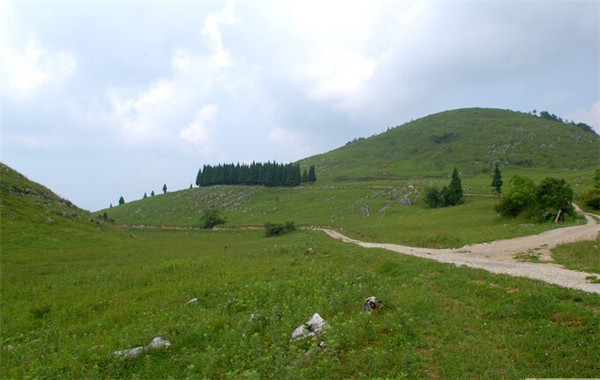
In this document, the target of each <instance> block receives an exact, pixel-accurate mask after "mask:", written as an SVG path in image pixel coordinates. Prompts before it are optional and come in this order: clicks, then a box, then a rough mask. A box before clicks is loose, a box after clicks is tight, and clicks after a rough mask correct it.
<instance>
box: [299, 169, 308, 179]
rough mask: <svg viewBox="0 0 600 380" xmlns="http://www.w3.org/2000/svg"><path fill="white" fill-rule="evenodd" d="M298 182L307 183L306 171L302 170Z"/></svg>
mask: <svg viewBox="0 0 600 380" xmlns="http://www.w3.org/2000/svg"><path fill="white" fill-rule="evenodd" d="M300 182H308V170H306V169H304V171H303V172H302V178H301V180H300Z"/></svg>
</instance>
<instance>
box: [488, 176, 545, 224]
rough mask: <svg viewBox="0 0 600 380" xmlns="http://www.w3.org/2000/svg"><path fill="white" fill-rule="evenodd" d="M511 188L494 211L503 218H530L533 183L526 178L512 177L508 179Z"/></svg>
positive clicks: (533, 202) (533, 195) (533, 192)
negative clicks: (521, 216) (520, 216)
mask: <svg viewBox="0 0 600 380" xmlns="http://www.w3.org/2000/svg"><path fill="white" fill-rule="evenodd" d="M510 183H511V185H512V188H511V189H510V192H509V193H508V194H507V195H506V196H505V197H503V198H502V199H501V200H500V202H498V203H497V204H496V205H495V206H494V210H496V212H497V213H499V214H500V215H502V216H504V217H509V218H516V217H517V216H519V215H523V216H526V217H528V216H532V214H533V206H534V204H535V183H534V182H533V181H532V180H531V179H530V178H527V177H522V176H518V175H516V176H514V177H512V178H511V179H510Z"/></svg>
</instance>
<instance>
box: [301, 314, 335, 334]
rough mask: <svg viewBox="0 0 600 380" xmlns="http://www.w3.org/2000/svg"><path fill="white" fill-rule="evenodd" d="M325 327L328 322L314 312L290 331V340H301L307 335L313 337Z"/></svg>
mask: <svg viewBox="0 0 600 380" xmlns="http://www.w3.org/2000/svg"><path fill="white" fill-rule="evenodd" d="M327 327H329V324H328V323H327V322H326V321H325V320H324V319H323V318H322V317H321V316H320V315H319V313H314V314H313V316H312V317H311V318H310V319H309V320H308V322H306V323H304V324H302V325H300V326H298V327H297V328H296V329H295V330H294V332H292V340H302V339H304V338H308V337H311V338H315V337H316V336H317V335H319V334H321V333H322V332H323V330H325V329H326V328H327Z"/></svg>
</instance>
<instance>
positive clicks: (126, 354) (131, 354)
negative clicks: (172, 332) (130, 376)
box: [114, 336, 171, 359]
mask: <svg viewBox="0 0 600 380" xmlns="http://www.w3.org/2000/svg"><path fill="white" fill-rule="evenodd" d="M169 346H171V342H170V341H169V340H168V339H165V338H162V337H160V336H157V337H156V338H154V339H152V341H151V342H150V343H148V344H147V345H146V346H139V347H133V348H129V349H127V350H119V351H115V352H114V355H115V356H121V357H123V359H134V358H137V357H138V356H140V355H141V354H142V352H144V351H148V350H158V349H161V348H166V347H169Z"/></svg>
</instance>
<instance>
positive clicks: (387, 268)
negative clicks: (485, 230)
mask: <svg viewBox="0 0 600 380" xmlns="http://www.w3.org/2000/svg"><path fill="white" fill-rule="evenodd" d="M50 227H54V226H50ZM45 232H46V233H45V234H44V235H46V236H47V238H48V239H58V240H60V241H61V244H60V245H54V246H50V245H47V246H44V247H38V246H37V244H33V245H28V244H23V245H22V244H19V243H18V242H17V241H13V242H12V243H11V244H5V241H4V240H2V257H1V265H2V283H1V285H2V343H1V346H2V351H1V359H2V360H1V372H2V373H3V377H5V378H29V377H36V378H40V377H46V378H47V377H50V378H57V377H61V378H82V377H102V378H115V377H126V378H207V377H208V378H229V377H235V378H257V377H276V378H324V377H325V378H332V377H333V378H347V377H383V378H385V377H400V378H402V377H407V378H414V377H421V378H423V377H428V378H457V377H458V378H461V377H477V378H482V377H486V378H490V377H491V378H500V377H513V378H514V377H594V376H597V374H598V373H599V371H600V364H599V363H600V337H599V336H598V334H597V332H598V327H599V324H600V297H598V295H590V294H586V293H583V292H579V291H574V290H567V289H563V288H560V287H557V286H551V285H547V284H544V283H542V282H539V281H533V280H528V279H523V278H513V277H510V276H505V275H493V274H490V273H488V272H485V271H482V270H475V269H468V268H464V267H461V268H457V267H454V266H452V265H447V264H440V263H436V262H433V261H428V260H423V259H418V258H413V257H407V256H402V255H398V254H395V253H392V252H387V251H384V250H366V249H362V248H360V247H357V246H354V245H346V244H344V243H341V242H339V241H336V240H332V239H330V238H328V237H327V236H326V235H325V234H323V233H321V232H317V231H308V230H300V231H296V232H293V233H291V234H288V235H284V236H282V237H278V238H266V237H264V231H239V230H238V231H197V230H185V231H165V230H157V229H135V230H125V231H123V230H117V231H98V232H97V233H95V234H90V235H89V236H87V237H81V236H76V235H72V234H71V233H70V232H68V231H60V230H53V228H49V229H47V230H46V231H45ZM308 248H312V249H313V252H312V253H308V252H307V250H308ZM371 295H374V296H377V297H378V298H380V299H381V300H382V301H383V304H384V307H383V308H382V309H380V310H377V311H375V312H373V313H363V312H361V306H362V302H363V301H364V299H365V298H366V297H368V296H371ZM193 298H197V301H196V302H193V303H187V302H188V301H189V300H191V299H193ZM313 313H319V314H320V315H321V316H322V317H323V318H324V319H325V320H326V321H327V322H328V323H329V324H330V328H329V329H327V330H325V333H324V334H323V335H322V336H320V337H318V339H317V340H310V339H308V340H305V341H300V342H292V341H290V337H291V333H292V331H293V330H294V329H295V328H296V327H297V326H298V325H300V324H302V323H304V322H306V321H307V320H308V319H309V318H310V317H311V316H312V314H313ZM253 315H254V317H253ZM155 336H162V337H164V338H167V339H169V340H170V341H171V343H172V345H171V347H169V348H167V349H162V350H156V351H148V352H146V353H144V354H142V355H141V356H140V357H138V358H135V359H123V358H121V357H117V356H115V355H114V354H113V352H114V351H116V350H122V349H127V348H131V347H135V346H142V345H145V344H147V343H148V342H150V340H151V339H152V338H154V337H155ZM320 342H325V348H319V347H318V343H320Z"/></svg>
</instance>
